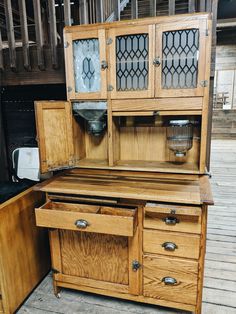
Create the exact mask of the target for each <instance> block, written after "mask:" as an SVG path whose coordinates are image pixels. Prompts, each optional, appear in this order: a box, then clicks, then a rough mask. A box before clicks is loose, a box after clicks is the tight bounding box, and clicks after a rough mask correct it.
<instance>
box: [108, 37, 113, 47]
mask: <svg viewBox="0 0 236 314" xmlns="http://www.w3.org/2000/svg"><path fill="white" fill-rule="evenodd" d="M112 42H113V40H112V38H111V37H109V38H107V45H110V44H112Z"/></svg>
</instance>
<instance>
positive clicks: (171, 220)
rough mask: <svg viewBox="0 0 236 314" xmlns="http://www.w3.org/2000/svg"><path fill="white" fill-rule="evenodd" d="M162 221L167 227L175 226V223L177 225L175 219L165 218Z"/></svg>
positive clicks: (177, 221)
mask: <svg viewBox="0 0 236 314" xmlns="http://www.w3.org/2000/svg"><path fill="white" fill-rule="evenodd" d="M163 221H164V222H165V223H166V224H167V225H176V224H177V223H179V220H178V219H177V218H175V217H166V218H164V219H163Z"/></svg>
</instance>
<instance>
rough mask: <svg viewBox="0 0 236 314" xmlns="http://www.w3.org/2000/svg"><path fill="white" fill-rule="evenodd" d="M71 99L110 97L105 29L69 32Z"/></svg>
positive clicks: (67, 36)
mask: <svg viewBox="0 0 236 314" xmlns="http://www.w3.org/2000/svg"><path fill="white" fill-rule="evenodd" d="M65 59H66V77H67V79H66V80H67V92H68V96H69V97H68V99H87V98H88V99H99V98H106V90H107V86H106V85H107V83H106V69H107V61H106V42H105V30H95V31H89V32H79V33H68V34H65Z"/></svg>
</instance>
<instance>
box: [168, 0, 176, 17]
mask: <svg viewBox="0 0 236 314" xmlns="http://www.w3.org/2000/svg"><path fill="white" fill-rule="evenodd" d="M174 14H175V0H169V15H174Z"/></svg>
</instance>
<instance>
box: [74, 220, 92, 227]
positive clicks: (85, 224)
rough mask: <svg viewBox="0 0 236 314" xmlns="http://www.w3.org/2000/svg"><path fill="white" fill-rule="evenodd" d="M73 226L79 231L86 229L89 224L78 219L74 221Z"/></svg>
mask: <svg viewBox="0 0 236 314" xmlns="http://www.w3.org/2000/svg"><path fill="white" fill-rule="evenodd" d="M75 225H76V227H77V228H79V229H86V228H87V227H88V226H89V223H88V222H87V220H84V219H79V220H76V222H75Z"/></svg>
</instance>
